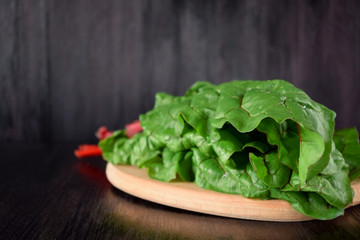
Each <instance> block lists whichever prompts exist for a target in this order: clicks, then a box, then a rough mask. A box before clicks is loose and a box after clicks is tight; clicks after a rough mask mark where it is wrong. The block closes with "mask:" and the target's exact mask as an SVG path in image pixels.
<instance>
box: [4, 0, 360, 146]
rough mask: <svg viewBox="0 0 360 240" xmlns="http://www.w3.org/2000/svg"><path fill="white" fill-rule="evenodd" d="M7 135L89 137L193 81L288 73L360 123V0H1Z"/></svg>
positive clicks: (344, 122) (345, 121) (341, 119)
mask: <svg viewBox="0 0 360 240" xmlns="http://www.w3.org/2000/svg"><path fill="white" fill-rule="evenodd" d="M0 78H1V81H0V141H41V142H48V141H56V142H57V141H93V140H94V136H93V132H94V131H95V130H96V129H97V127H98V126H100V125H107V126H109V127H110V128H113V129H117V128H122V127H123V126H124V124H125V123H127V122H130V121H132V120H134V119H136V118H137V117H138V115H139V114H140V113H143V112H145V111H147V110H149V109H151V108H152V106H153V103H154V94H155V93H156V92H159V91H165V92H168V93H171V94H176V95H179V94H183V93H184V91H185V90H186V89H187V88H188V87H189V86H190V85H191V84H193V83H194V82H195V81H197V80H208V81H211V82H213V83H221V82H225V81H229V80H233V79H259V80H264V79H275V78H280V79H285V80H288V81H290V82H292V83H294V84H295V85H296V86H297V87H299V88H302V89H303V90H305V91H306V92H307V93H308V94H309V95H310V96H311V97H312V98H314V99H315V100H317V101H319V102H321V103H323V104H324V105H326V106H328V107H330V108H332V109H333V110H335V111H336V112H337V114H338V117H337V127H338V128H342V127H349V126H357V127H358V128H360V107H359V104H358V103H359V102H360V95H359V94H358V93H359V92H360V2H359V1H357V0H347V1H341V0H332V1H325V0H323V1H321V0H319V1H310V0H306V1H300V0H298V1H287V0H248V1H230V0H228V1H209V0H208V1H205V0H197V1H190V0H189V1H187V0H185V1H176V0H173V1H168V0H160V1H151V0H133V1H128V0H121V1H101V0H91V1H88V0H76V1H70V0H63V1H55V0H51V1H45V0H32V1H25V0H14V1H11V0H8V1H6V0H4V1H0Z"/></svg>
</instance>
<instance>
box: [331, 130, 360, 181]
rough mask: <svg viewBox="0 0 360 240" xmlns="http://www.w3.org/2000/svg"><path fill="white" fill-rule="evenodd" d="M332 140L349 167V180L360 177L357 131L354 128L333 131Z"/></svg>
mask: <svg viewBox="0 0 360 240" xmlns="http://www.w3.org/2000/svg"><path fill="white" fill-rule="evenodd" d="M334 142H335V145H336V148H337V149H338V150H339V151H340V152H341V153H342V155H343V157H344V159H345V162H346V163H347V164H348V165H349V167H350V173H349V178H350V180H351V181H352V180H355V179H356V178H358V177H360V144H359V133H358V131H357V130H356V128H347V129H342V130H338V131H336V132H335V133H334Z"/></svg>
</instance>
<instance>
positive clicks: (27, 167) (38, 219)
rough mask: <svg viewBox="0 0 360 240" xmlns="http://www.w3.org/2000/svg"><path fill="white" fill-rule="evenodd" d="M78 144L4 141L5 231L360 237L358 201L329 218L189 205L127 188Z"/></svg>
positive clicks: (14, 234) (49, 235) (25, 235)
mask: <svg viewBox="0 0 360 240" xmlns="http://www.w3.org/2000/svg"><path fill="white" fill-rule="evenodd" d="M75 148H76V144H56V145H55V144H53V145H47V144H15V143H11V144H4V143H2V144H1V145H0V196H1V197H0V239H359V237H360V206H356V207H353V208H350V209H347V210H346V214H345V215H344V216H342V217H339V218H337V219H334V220H330V221H316V220H314V221H309V222H295V223H279V222H261V221H249V220H240V219H231V218H224V217H216V216H211V215H205V214H199V213H194V212H189V211H183V210H179V209H174V208H170V207H165V206H162V205H159V204H155V203H151V202H148V201H144V200H141V199H139V198H136V197H133V196H130V195H128V194H126V193H124V192H121V191H119V190H117V189H115V188H114V187H112V186H111V184H110V183H109V182H108V180H107V179H106V177H105V172H104V169H105V165H106V163H105V162H104V161H103V160H102V159H101V158H92V159H88V160H82V161H80V160H77V159H76V158H75V157H74V156H73V150H74V149H75Z"/></svg>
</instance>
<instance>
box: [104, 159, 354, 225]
mask: <svg viewBox="0 0 360 240" xmlns="http://www.w3.org/2000/svg"><path fill="white" fill-rule="evenodd" d="M106 176H107V178H108V180H109V181H110V183H111V184H112V185H113V186H115V187H116V188H118V189H120V190H122V191H124V192H126V193H128V194H131V195H133V196H136V197H139V198H142V199H145V200H148V201H152V202H156V203H159V204H163V205H167V206H170V207H175V208H181V209H185V210H190V211H194V212H200V213H206V214H212V215H218V216H224V217H232V218H240V219H251V220H262V221H277V222H295V221H307V220H312V218H310V217H308V216H305V215H303V214H301V213H299V212H297V211H296V210H294V209H293V208H292V207H291V206H290V204H289V203H288V202H286V201H283V200H258V199H249V198H244V197H242V196H241V195H236V194H225V193H219V192H215V191H211V190H206V189H202V188H200V187H198V186H196V185H195V184H194V183H191V182H181V181H174V182H169V183H166V182H161V181H157V180H154V179H150V178H149V177H148V175H147V173H146V170H145V169H139V168H138V167H137V166H127V165H112V164H110V163H108V164H107V167H106ZM352 187H353V189H354V191H355V197H354V200H353V203H352V204H351V205H349V206H348V207H350V206H354V205H357V204H359V203H360V179H357V180H355V181H353V182H352Z"/></svg>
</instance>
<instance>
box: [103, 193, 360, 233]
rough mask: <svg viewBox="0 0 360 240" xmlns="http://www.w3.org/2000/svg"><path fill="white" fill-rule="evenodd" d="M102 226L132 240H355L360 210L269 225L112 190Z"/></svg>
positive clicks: (269, 223)
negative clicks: (309, 219) (192, 209)
mask: <svg viewBox="0 0 360 240" xmlns="http://www.w3.org/2000/svg"><path fill="white" fill-rule="evenodd" d="M104 200H105V203H104V204H105V205H106V206H107V211H108V213H107V214H106V216H105V219H104V221H103V222H102V223H101V224H102V227H105V228H107V230H108V231H109V230H110V231H112V232H113V234H115V235H116V234H120V235H122V236H128V237H129V239H130V238H132V239H136V238H142V237H143V236H146V239H169V238H171V239H304V238H306V239H354V238H356V237H358V236H360V222H359V216H360V208H359V207H353V208H350V209H347V210H346V214H345V215H344V216H342V217H339V218H337V219H334V220H329V221H319V220H312V221H306V222H266V221H252V220H241V219H233V218H226V217H217V216H211V215H207V214H200V213H194V212H190V211H184V210H179V209H175V208H171V207H166V206H162V205H159V204H156V203H152V202H148V201H145V200H142V199H139V198H136V197H133V196H130V195H128V194H126V193H124V192H122V191H120V190H117V189H115V188H113V187H111V188H109V189H108V191H107V193H106V197H105V198H104Z"/></svg>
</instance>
